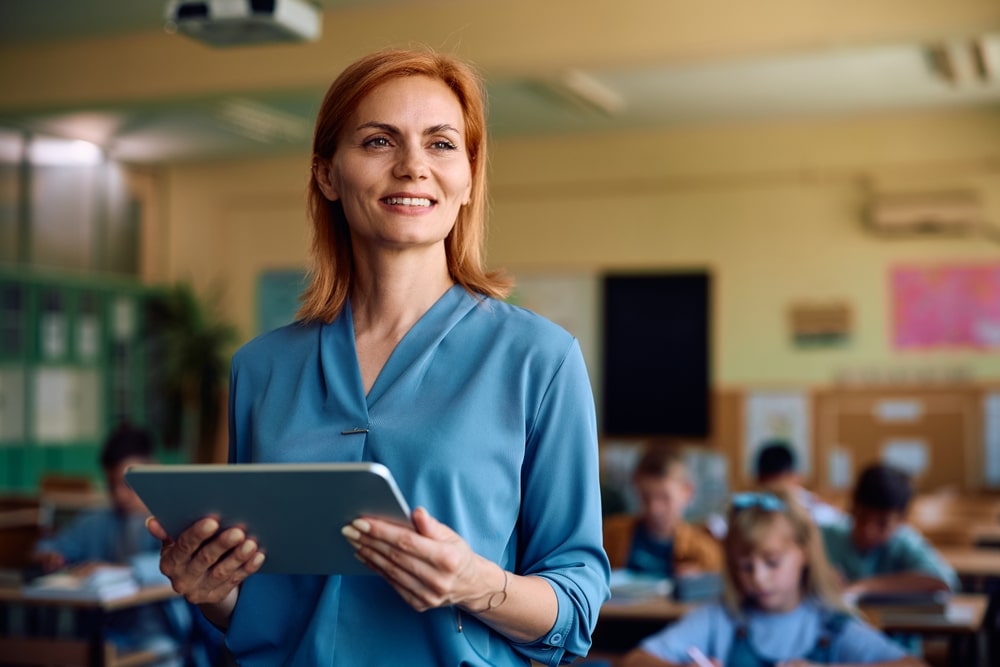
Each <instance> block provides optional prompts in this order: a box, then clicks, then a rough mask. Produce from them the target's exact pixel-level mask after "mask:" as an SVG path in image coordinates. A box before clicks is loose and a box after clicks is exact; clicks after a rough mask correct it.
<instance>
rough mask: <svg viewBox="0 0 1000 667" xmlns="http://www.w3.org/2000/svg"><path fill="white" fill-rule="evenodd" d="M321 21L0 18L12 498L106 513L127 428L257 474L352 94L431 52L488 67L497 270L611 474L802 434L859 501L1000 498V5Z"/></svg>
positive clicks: (79, 5)
mask: <svg viewBox="0 0 1000 667" xmlns="http://www.w3.org/2000/svg"><path fill="white" fill-rule="evenodd" d="M192 4H195V5H197V4H206V3H192ZM264 4H267V3H264ZM278 4H279V5H280V4H281V3H278ZM311 4H312V6H314V7H316V8H318V10H319V11H318V16H319V18H318V28H319V36H318V37H317V38H315V39H305V40H302V41H288V42H275V43H268V42H264V43H256V44H240V43H236V44H230V45H226V46H218V45H213V44H209V43H206V42H205V41H202V39H198V38H195V37H192V36H191V34H188V32H187V30H186V29H183V28H184V26H181V25H179V24H178V26H177V27H176V28H175V29H174V30H173V31H168V30H165V24H166V22H167V21H166V18H167V9H168V6H169V5H170V3H168V2H166V1H165V0H89V1H88V2H80V1H78V0H4V2H2V3H0V491H6V492H10V493H25V494H31V493H35V492H37V491H38V489H39V488H40V487H41V486H42V485H43V482H45V481H46V480H55V481H56V482H57V481H58V480H59V479H60V478H61V477H69V478H81V477H82V478H84V479H89V480H90V481H91V482H92V483H93V484H94V485H96V486H98V487H99V485H100V483H101V482H100V476H99V469H98V466H97V462H96V458H97V454H96V453H97V450H98V447H99V445H100V442H101V440H102V439H103V437H104V435H105V434H106V433H107V432H108V431H109V430H110V429H111V428H113V427H114V426H115V425H116V424H117V423H119V422H120V421H122V420H127V421H130V422H132V423H136V424H139V425H143V426H148V427H150V428H151V429H153V431H154V433H155V434H156V437H157V439H158V445H159V447H160V450H161V454H162V458H163V459H164V460H167V461H222V460H225V449H226V444H225V443H226V424H225V400H226V397H225V392H226V384H227V382H228V367H227V366H228V359H229V355H230V354H231V353H232V351H233V350H234V349H235V347H236V346H237V345H239V344H241V343H242V342H245V341H247V340H248V339H250V338H251V337H253V336H254V335H256V334H258V333H260V332H261V331H263V330H266V329H268V328H271V327H273V326H278V325H281V324H284V323H286V322H289V321H291V318H292V315H293V313H294V311H295V307H296V298H297V294H298V291H299V289H300V288H301V280H302V275H303V271H304V270H305V267H306V259H307V257H306V255H307V244H308V241H309V232H308V227H307V221H306V217H305V202H304V192H305V186H306V182H307V178H308V170H309V165H310V155H309V145H310V135H311V131H312V124H313V119H314V115H315V113H316V111H317V109H318V107H319V103H320V101H321V98H322V95H323V93H324V91H325V89H326V87H327V86H328V85H329V83H330V82H331V81H332V79H333V78H334V77H335V76H336V74H337V73H338V72H339V71H340V70H341V69H342V68H343V67H344V66H345V65H346V64H348V63H349V62H351V61H352V60H354V59H355V58H357V57H358V56H360V55H362V54H365V53H367V52H369V51H372V50H375V49H378V48H382V47H386V46H412V45H429V46H431V47H434V48H438V49H441V50H445V51H449V52H453V53H455V54H457V55H459V56H461V57H463V58H465V59H467V60H470V61H471V62H473V63H474V64H475V65H476V66H477V67H478V68H479V69H480V71H481V72H482V73H483V75H484V76H485V79H486V83H487V88H488V95H489V124H490V131H491V147H490V149H491V156H490V179H491V180H490V193H491V228H490V234H489V241H488V262H489V264H490V265H491V266H493V267H505V268H507V269H508V270H509V271H511V273H513V275H514V276H515V278H517V280H518V283H519V288H518V291H517V292H516V294H515V296H514V297H513V298H514V300H515V301H516V302H518V303H520V304H523V305H525V306H527V307H529V308H533V309H535V310H538V311H539V312H542V313H543V314H545V315H547V316H549V317H551V318H552V319H554V320H556V321H557V322H559V323H560V324H562V325H563V326H565V327H566V328H567V329H569V330H570V331H571V332H573V333H574V334H575V335H576V336H577V337H578V338H579V339H580V341H581V345H582V347H583V348H584V352H585V355H586V357H587V361H588V365H589V368H590V372H591V379H592V383H593V385H594V391H595V396H596V398H597V402H598V409H599V417H600V420H601V433H602V456H603V457H604V460H605V465H606V480H607V482H608V484H612V485H615V484H616V485H618V486H624V484H625V480H626V479H627V469H628V465H629V462H630V461H632V460H633V459H634V452H635V449H636V447H638V446H639V445H641V444H645V443H647V442H650V441H660V440H670V441H677V440H679V441H682V442H683V443H685V444H687V445H690V447H691V451H692V457H693V463H692V466H693V468H694V469H695V470H696V471H698V475H699V477H700V478H701V480H702V481H701V488H703V489H709V490H710V491H711V493H712V494H713V497H718V495H719V494H721V493H723V492H724V491H725V489H727V488H739V487H743V486H746V485H747V484H749V482H750V478H749V468H748V465H749V462H750V461H751V460H752V457H753V454H754V452H755V447H756V446H757V445H758V444H759V443H760V442H763V441H764V440H766V439H769V438H774V437H781V438H784V439H786V440H789V441H790V442H792V443H793V444H794V446H795V447H796V448H797V450H798V452H799V458H800V460H801V461H803V463H804V465H805V471H804V472H805V474H806V479H807V481H808V482H809V483H810V484H811V485H812V486H814V487H816V488H818V489H822V490H825V491H826V492H828V493H829V494H830V495H836V494H838V493H840V492H842V491H843V490H845V489H846V488H848V487H849V485H850V483H851V481H852V479H853V471H855V470H857V469H859V468H860V467H861V466H863V465H865V464H866V463H868V462H871V461H872V460H875V459H879V458H882V459H886V460H891V461H893V462H895V463H897V464H899V465H900V466H902V467H905V468H907V469H908V470H910V471H912V472H913V473H914V474H915V475H916V476H917V479H918V483H919V486H920V488H921V489H923V490H928V491H929V490H936V489H941V488H951V489H959V490H962V491H983V490H988V489H990V488H991V487H993V486H1000V354H997V352H998V348H1000V252H998V251H1000V243H998V240H1000V231H998V228H1000V5H998V4H997V3H995V2H990V1H986V0H952V1H951V2H947V3H944V2H940V1H937V0H866V1H865V2H860V1H856V0H841V1H839V2H825V1H817V2H801V0H760V1H759V2H753V3H740V2H722V1H721V0H703V1H701V2H697V3H694V2H688V1H686V0H618V1H617V2H614V3H607V2H597V1H593V0H546V1H545V2H538V1H537V0H505V1H504V2H489V1H480V2H466V1H461V2H460V1H449V0H377V1H369V2H362V1H360V0H323V1H322V2H314V3H311ZM191 11H194V12H195V13H197V12H198V11H201V10H200V9H195V10H191ZM175 18H176V16H175ZM203 34H204V33H203ZM623 350H624V351H631V352H634V354H632V355H631V356H628V355H626V356H624V357H623V356H621V355H620V354H619V353H620V352H622V351H623ZM640 399H641V401H642V403H641V404H637V403H636V401H639V400H640ZM623 404H624V405H633V406H634V405H639V407H638V408H637V409H634V410H632V412H629V411H628V410H627V409H625V408H623ZM623 410H624V411H623ZM706 502H707V504H708V505H711V498H709V499H708V500H707V501H706ZM696 504H697V503H696ZM706 507H707V506H706Z"/></svg>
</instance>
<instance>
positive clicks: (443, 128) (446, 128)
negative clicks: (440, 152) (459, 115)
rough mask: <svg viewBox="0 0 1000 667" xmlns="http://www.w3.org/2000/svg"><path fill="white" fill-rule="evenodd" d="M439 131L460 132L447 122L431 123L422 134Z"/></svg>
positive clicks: (437, 132) (438, 132)
mask: <svg viewBox="0 0 1000 667" xmlns="http://www.w3.org/2000/svg"><path fill="white" fill-rule="evenodd" d="M441 132H454V133H455V134H461V132H459V131H458V129H457V128H455V127H454V126H452V125H449V124H448V123H441V124H440V125H432V126H431V127H428V128H427V129H426V130H424V134H440V133H441Z"/></svg>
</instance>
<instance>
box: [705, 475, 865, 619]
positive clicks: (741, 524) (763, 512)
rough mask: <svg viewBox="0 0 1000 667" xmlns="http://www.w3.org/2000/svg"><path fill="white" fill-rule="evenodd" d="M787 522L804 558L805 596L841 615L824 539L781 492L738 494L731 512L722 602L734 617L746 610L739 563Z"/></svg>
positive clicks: (803, 593) (841, 604)
mask: <svg viewBox="0 0 1000 667" xmlns="http://www.w3.org/2000/svg"><path fill="white" fill-rule="evenodd" d="M782 520H785V521H787V522H788V524H789V525H790V527H791V529H792V539H793V540H794V541H795V544H797V545H798V546H799V548H801V549H802V552H803V553H804V554H805V563H804V566H803V568H802V581H801V587H802V595H803V597H807V596H812V597H814V598H816V599H818V600H819V601H820V604H822V605H823V606H825V607H827V608H829V609H835V610H840V611H847V608H846V607H845V606H844V603H843V600H842V596H841V590H840V584H839V582H838V580H837V577H836V575H835V573H834V571H833V568H831V567H830V563H829V561H827V559H826V552H825V549H824V547H823V538H822V536H821V534H820V532H819V529H818V528H817V527H816V524H815V523H813V520H812V518H811V517H810V516H809V513H808V512H807V511H806V510H805V508H803V507H802V506H801V505H800V504H799V503H798V502H796V501H795V499H794V498H793V497H792V496H791V495H790V494H788V493H786V492H785V491H782V490H775V491H767V492H757V493H738V494H735V495H734V496H733V497H732V500H731V503H730V508H729V516H728V523H729V530H728V532H727V533H726V539H725V540H724V542H723V549H724V551H725V555H726V567H725V569H724V572H723V601H724V602H725V604H726V607H728V609H729V610H730V612H731V613H733V614H736V615H739V614H741V613H742V612H743V609H744V607H745V606H746V596H745V595H744V594H743V591H741V590H740V586H739V580H738V574H737V572H738V567H739V563H738V561H739V559H740V558H741V557H743V556H745V555H746V554H747V553H748V552H750V551H752V550H753V549H754V548H755V547H757V545H759V544H760V543H761V541H762V540H763V539H764V535H765V534H766V533H767V531H768V530H770V529H771V528H772V527H773V526H775V525H776V523H777V522H779V521H782Z"/></svg>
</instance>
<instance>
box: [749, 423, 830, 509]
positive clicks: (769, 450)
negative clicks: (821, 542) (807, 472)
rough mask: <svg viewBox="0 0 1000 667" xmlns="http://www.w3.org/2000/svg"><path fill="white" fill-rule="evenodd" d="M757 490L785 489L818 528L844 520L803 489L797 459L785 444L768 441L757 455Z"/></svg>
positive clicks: (777, 441) (778, 441) (780, 441)
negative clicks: (758, 488) (759, 488)
mask: <svg viewBox="0 0 1000 667" xmlns="http://www.w3.org/2000/svg"><path fill="white" fill-rule="evenodd" d="M755 472H756V477H757V486H759V487H761V488H763V489H778V488H780V489H786V490H787V491H788V492H789V493H790V494H791V495H792V496H793V497H794V498H795V500H796V501H797V502H798V503H799V504H800V505H802V507H804V508H805V509H806V511H808V512H809V514H810V516H812V519H813V521H814V522H816V525H818V526H824V525H827V524H830V523H836V522H838V521H842V520H843V519H844V513H843V512H841V511H840V510H838V509H837V508H836V507H834V506H833V505H830V504H827V503H825V502H823V501H822V500H821V499H820V498H818V497H817V496H816V495H815V494H814V493H812V492H810V491H809V490H808V489H806V488H805V487H804V486H802V477H801V475H800V474H799V470H798V458H797V457H796V456H795V452H794V450H792V448H791V446H790V445H789V444H788V443H787V442H785V441H784V440H769V441H767V442H765V443H763V444H762V445H761V448H760V450H759V451H758V452H757V462H756V466H755Z"/></svg>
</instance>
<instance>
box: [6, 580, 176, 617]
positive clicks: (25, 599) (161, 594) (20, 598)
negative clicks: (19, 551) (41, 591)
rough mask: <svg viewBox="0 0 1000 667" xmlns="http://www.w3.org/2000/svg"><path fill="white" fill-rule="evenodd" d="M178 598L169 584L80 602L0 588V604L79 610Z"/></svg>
mask: <svg viewBox="0 0 1000 667" xmlns="http://www.w3.org/2000/svg"><path fill="white" fill-rule="evenodd" d="M175 597H178V594H177V593H176V592H175V591H174V589H173V588H172V587H171V586H170V585H169V584H164V585H158V586H145V587H143V588H140V589H139V591H138V592H137V593H133V594H132V595H124V596H122V597H118V598H114V599H111V600H81V599H79V598H65V599H63V598H55V597H44V598H41V597H32V596H28V595H25V594H24V592H23V591H22V590H21V587H20V586H0V602H13V603H20V604H29V605H37V606H46V607H75V608H81V609H101V610H102V611H106V612H108V611H116V610H118V609H128V608H129V607H138V606H141V605H144V604H150V603H151V602H162V601H163V600H169V599H171V598H175Z"/></svg>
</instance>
